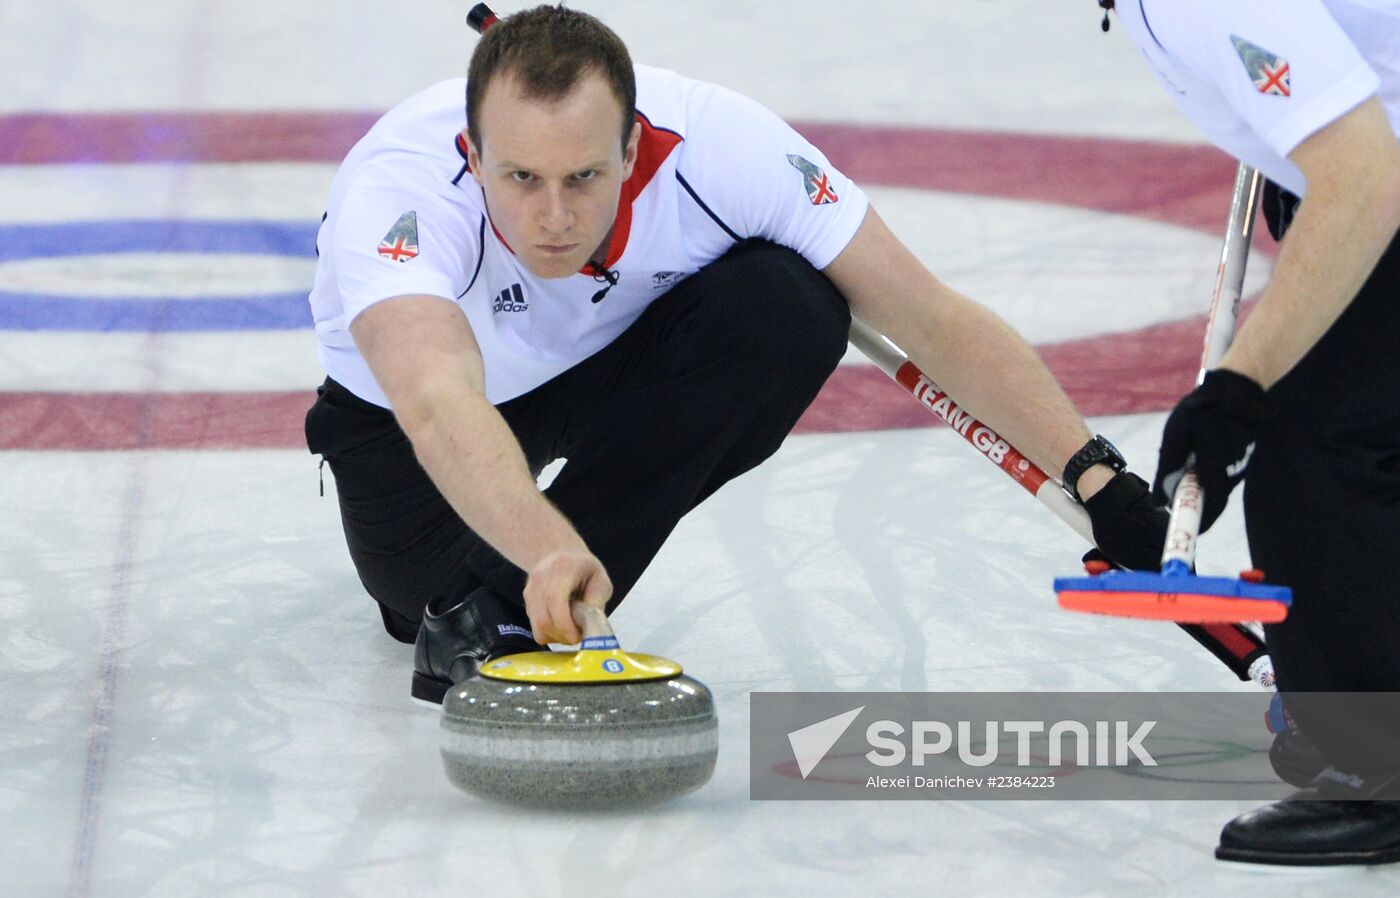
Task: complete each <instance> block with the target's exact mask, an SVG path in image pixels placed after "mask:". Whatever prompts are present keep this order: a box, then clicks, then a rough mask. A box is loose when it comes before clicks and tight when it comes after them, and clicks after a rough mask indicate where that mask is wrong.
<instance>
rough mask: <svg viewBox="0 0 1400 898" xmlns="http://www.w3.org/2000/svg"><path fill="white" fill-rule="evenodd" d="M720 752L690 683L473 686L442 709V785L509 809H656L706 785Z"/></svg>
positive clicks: (477, 682)
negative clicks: (654, 806)
mask: <svg viewBox="0 0 1400 898" xmlns="http://www.w3.org/2000/svg"><path fill="white" fill-rule="evenodd" d="M718 750H719V740H718V732H717V729H716V723H715V713H714V700H713V698H712V696H711V695H710V690H709V689H708V688H706V687H705V685H704V684H703V683H701V682H699V681H698V680H695V679H693V678H691V677H687V676H677V677H673V678H671V679H667V680H652V681H646V682H633V683H597V684H594V683H587V684H549V685H540V684H527V683H509V682H503V681H500V680H492V679H488V678H485V677H473V678H471V679H469V680H465V681H463V682H461V683H458V684H457V685H456V686H454V687H452V689H451V690H450V691H449V692H448V693H447V696H446V698H445V699H444V700H443V704H442V761H443V767H444V769H445V770H446V772H447V778H448V779H449V780H450V781H451V782H452V784H453V785H455V786H457V787H458V788H460V789H462V790H464V791H466V792H468V793H471V794H473V795H478V796H481V797H483V798H490V799H493V800H496V801H503V802H508V803H511V804H519V805H527V806H534V807H551V808H564V809H583V808H595V809H601V808H614V807H634V806H639V805H646V804H654V803H656V802H660V801H665V800H666V799H669V798H674V797H676V796H679V795H683V794H685V793H686V792H690V791H692V790H694V789H697V788H699V787H700V786H702V785H704V784H705V783H706V782H707V781H708V780H709V779H710V776H711V775H712V774H713V773H714V769H715V758H716V756H717V754H718Z"/></svg>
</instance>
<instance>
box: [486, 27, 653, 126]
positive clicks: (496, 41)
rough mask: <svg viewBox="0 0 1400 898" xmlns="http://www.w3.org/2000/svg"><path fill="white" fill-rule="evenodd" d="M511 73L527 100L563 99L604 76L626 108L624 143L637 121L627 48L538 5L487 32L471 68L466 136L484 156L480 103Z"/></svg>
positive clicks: (610, 35) (606, 32) (600, 30)
mask: <svg viewBox="0 0 1400 898" xmlns="http://www.w3.org/2000/svg"><path fill="white" fill-rule="evenodd" d="M503 71H504V72H509V73H510V74H512V75H514V76H515V77H516V78H518V79H519V81H520V85H521V87H522V88H523V89H524V91H525V96H527V97H530V98H532V99H539V100H559V99H563V98H564V97H566V96H568V94H569V92H570V91H571V90H573V88H574V85H576V84H577V83H578V82H579V80H580V79H581V78H582V77H583V76H584V75H587V74H591V73H593V72H596V73H598V74H599V75H602V76H603V78H604V79H605V80H606V81H607V82H608V86H609V87H611V88H612V92H613V95H614V96H616V97H617V101H618V103H619V104H620V105H621V106H622V144H623V146H624V147H625V146H626V145H627V139H628V137H630V136H631V133H632V124H633V122H634V121H635V120H636V117H637V79H636V74H635V73H634V72H633V70H632V57H631V56H630V55H629V54H628V53H627V46H626V45H625V44H624V43H623V42H622V39H621V38H620V37H618V36H617V34H615V33H614V32H613V30H612V29H611V28H609V27H608V26H606V25H604V24H603V23H602V22H600V21H598V20H597V19H595V18H593V17H592V16H590V15H588V14H587V13H582V12H578V11H576V10H572V9H565V8H564V7H563V6H536V7H535V8H534V9H527V10H523V11H521V12H518V13H515V14H514V15H511V16H507V17H506V18H504V19H501V20H500V21H499V22H497V23H496V24H495V25H494V26H492V27H491V28H489V29H487V31H486V33H485V34H484V35H482V37H481V40H480V41H479V42H478V43H477V45H476V49H475V50H474V51H473V52H472V59H471V64H470V65H469V66H468V68H467V134H468V136H470V137H471V139H472V144H473V145H475V146H476V149H477V151H478V152H480V151H481V116H480V111H481V99H482V97H484V96H486V88H487V87H488V86H489V85H490V83H491V78H492V77H493V76H495V75H496V74H498V73H500V72H503Z"/></svg>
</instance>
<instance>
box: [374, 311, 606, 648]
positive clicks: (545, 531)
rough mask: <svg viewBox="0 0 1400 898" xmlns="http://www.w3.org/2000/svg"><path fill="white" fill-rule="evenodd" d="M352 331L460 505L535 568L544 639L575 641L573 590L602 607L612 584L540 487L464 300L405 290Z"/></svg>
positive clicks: (416, 443)
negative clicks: (499, 405) (502, 408)
mask: <svg viewBox="0 0 1400 898" xmlns="http://www.w3.org/2000/svg"><path fill="white" fill-rule="evenodd" d="M350 333H351V335H352V336H353V337H354V339H355V345H356V346H357V347H358V348H359V350H360V353H361V355H363V356H364V358H365V360H366V361H367V362H368V363H369V366H370V370H371V371H373V372H374V376H375V379H376V380H377V381H378V382H379V386H380V387H381V388H382V389H383V390H384V394H385V395H386V396H388V397H389V402H390V404H391V405H392V406H393V410H394V415H395V417H396V418H397V419H398V422H399V426H400V427H401V428H403V431H404V433H405V434H407V435H408V439H409V441H410V442H411V443H412V444H413V450H414V453H415V454H416V455H417V457H418V462H419V464H421V465H422V466H423V470H425V471H426V472H427V473H428V476H429V478H431V479H432V481H433V484H434V485H435V486H436V487H437V488H438V491H439V492H441V493H442V495H443V497H444V498H446V499H447V501H448V503H449V504H450V505H451V506H452V508H453V510H455V511H456V512H457V514H458V515H460V516H461V518H462V520H463V521H465V522H466V523H467V526H469V527H471V528H472V529H473V530H474V531H476V533H477V534H478V535H479V536H480V537H481V538H482V539H484V540H486V541H487V542H488V543H490V544H491V545H492V546H493V547H494V548H495V549H496V551H498V552H500V553H501V555H503V556H504V557H505V558H506V559H507V560H508V561H510V562H511V563H512V564H514V565H516V566H517V567H519V568H521V569H522V570H524V571H525V572H526V573H527V574H528V575H529V578H528V581H527V583H526V587H525V604H526V610H527V611H528V613H529V616H530V622H531V624H532V625H533V627H534V630H535V638H536V640H538V641H540V642H577V641H578V637H579V634H578V630H577V627H576V626H575V624H574V622H573V618H572V616H571V614H570V613H569V601H570V599H571V598H575V597H578V598H582V599H584V600H585V601H588V602H590V603H592V604H595V605H597V606H598V607H600V608H601V607H603V605H604V604H605V603H606V602H607V600H608V599H609V598H611V596H612V584H611V582H610V581H609V580H608V576H607V573H606V572H605V571H604V570H603V566H602V563H601V562H600V561H599V560H598V559H597V558H596V557H594V556H593V554H592V553H591V552H590V551H589V550H588V547H587V545H585V544H584V541H583V538H582V537H581V536H579V534H578V532H577V531H576V530H575V529H574V527H573V525H572V524H570V523H569V522H568V521H567V520H566V519H565V518H564V516H563V515H562V514H560V513H559V511H558V510H557V509H556V508H555V507H554V506H553V505H551V504H550V503H549V500H548V499H546V498H545V496H544V494H543V493H541V492H540V490H539V487H538V486H537V485H536V483H535V478H534V477H533V476H532V475H531V473H530V469H529V465H528V463H527V462H526V460H525V455H524V453H523V452H521V449H520V444H519V442H517V441H516V439H515V435H514V434H513V433H511V430H510V427H509V426H508V425H507V424H506V422H505V419H504V418H502V417H501V415H500V413H499V412H497V411H496V409H495V407H494V406H492V405H491V403H490V402H488V401H487V400H486V396H485V374H484V370H483V367H482V361H481V350H480V349H479V348H478V346H477V343H476V338H475V336H473V334H472V331H471V327H470V325H469V324H468V323H467V319H466V316H464V315H463V314H462V312H461V310H460V309H459V308H457V306H456V305H455V304H454V303H452V302H450V301H448V300H445V299H441V298H438V297H434V296H398V297H394V298H392V299H387V300H384V301H382V302H379V303H376V304H375V305H373V306H370V307H369V308H368V309H366V310H365V311H364V312H362V313H360V315H359V316H358V317H356V318H355V320H354V322H353V323H352V324H351V325H350Z"/></svg>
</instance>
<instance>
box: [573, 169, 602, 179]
mask: <svg viewBox="0 0 1400 898" xmlns="http://www.w3.org/2000/svg"><path fill="white" fill-rule="evenodd" d="M597 174H598V173H597V172H596V171H594V170H593V169H591V168H590V169H588V170H587V171H581V172H575V173H574V180H575V181H592V180H593V178H594V177H595V176H596V175H597Z"/></svg>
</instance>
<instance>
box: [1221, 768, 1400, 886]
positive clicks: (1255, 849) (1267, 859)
mask: <svg viewBox="0 0 1400 898" xmlns="http://www.w3.org/2000/svg"><path fill="white" fill-rule="evenodd" d="M1396 799H1400V774H1396V773H1390V774H1385V775H1379V776H1377V775H1372V776H1358V775H1355V774H1350V773H1345V772H1343V771H1339V770H1337V769H1336V768H1335V767H1328V768H1326V769H1325V770H1323V771H1322V773H1320V774H1318V777H1317V779H1316V780H1315V781H1314V782H1313V785H1312V786H1311V787H1309V788H1307V789H1304V790H1302V791H1301V792H1298V793H1296V794H1295V795H1294V796H1293V797H1292V798H1289V799H1286V800H1284V801H1280V802H1275V803H1274V804H1271V805H1266V806H1264V807H1262V808H1256V809H1255V810H1253V811H1249V812H1248V813H1245V814H1241V815H1240V816H1238V817H1236V818H1235V819H1234V820H1231V821H1230V822H1229V823H1227V824H1226V825H1225V828H1224V829H1223V830H1221V833H1220V846H1219V847H1218V848H1216V849H1215V856H1216V857H1217V858H1219V859H1220V860H1222V861H1242V862H1244V863H1251V864H1281V865H1287V866H1295V867H1314V866H1331V865H1337V864H1389V863H1394V862H1396V861H1400V800H1396Z"/></svg>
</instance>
